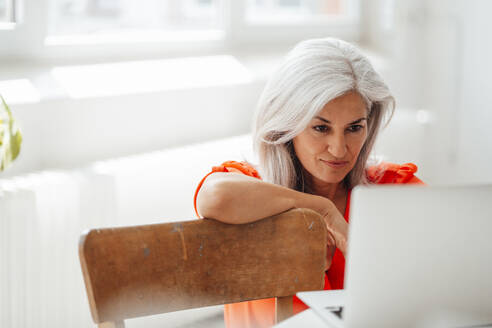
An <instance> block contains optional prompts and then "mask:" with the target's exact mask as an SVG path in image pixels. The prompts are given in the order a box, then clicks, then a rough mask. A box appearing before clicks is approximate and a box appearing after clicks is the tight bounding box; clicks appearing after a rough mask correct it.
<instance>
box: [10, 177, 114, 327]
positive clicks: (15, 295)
mask: <svg viewBox="0 0 492 328" xmlns="http://www.w3.org/2000/svg"><path fill="white" fill-rule="evenodd" d="M114 190H115V189H114V179H113V178H112V177H111V176H107V175H102V174H97V173H94V172H89V171H85V172H83V171H73V172H54V171H51V172H43V173H38V174H31V175H27V176H23V177H17V178H13V179H10V180H7V181H3V182H1V183H0V233H1V239H0V242H1V248H0V267H1V276H0V283H1V285H0V290H1V293H0V326H1V327H5V328H7V327H12V328H17V327H90V326H92V325H93V324H92V321H91V318H90V316H89V306H88V301H87V297H86V295H85V289H84V285H83V280H82V274H81V270H80V264H79V261H78V256H77V254H78V249H77V247H78V245H77V240H78V238H79V235H80V233H81V232H82V231H83V230H84V229H88V228H92V227H95V226H109V225H116V224H117V223H118V222H117V221H116V217H115V197H114Z"/></svg>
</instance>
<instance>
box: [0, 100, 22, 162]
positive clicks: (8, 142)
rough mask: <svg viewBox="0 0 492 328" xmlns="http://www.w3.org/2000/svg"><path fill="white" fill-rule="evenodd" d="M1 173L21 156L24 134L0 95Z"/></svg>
mask: <svg viewBox="0 0 492 328" xmlns="http://www.w3.org/2000/svg"><path fill="white" fill-rule="evenodd" d="M0 98H1V99H2V103H1V104H0V171H3V170H5V169H6V168H7V167H8V166H10V164H11V163H12V162H13V161H14V160H15V159H16V158H17V156H19V153H20V149H21V144H22V133H21V131H20V130H19V128H18V127H17V124H16V123H15V120H14V117H13V115H12V112H11V110H10V108H9V106H8V105H7V103H6V102H5V99H3V97H2V96H1V95H0Z"/></svg>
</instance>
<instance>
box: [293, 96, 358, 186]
mask: <svg viewBox="0 0 492 328" xmlns="http://www.w3.org/2000/svg"><path fill="white" fill-rule="evenodd" d="M366 137H367V110H366V105H365V102H364V100H363V99H362V97H361V96H360V95H359V93H357V92H354V91H351V92H349V93H346V94H345V95H343V96H340V97H338V98H335V99H333V100H332V101H330V102H329V103H327V104H326V105H325V106H324V107H323V109H322V110H321V112H320V113H319V114H318V115H317V116H315V118H313V119H312V120H311V122H310V123H309V124H308V126H307V127H306V128H305V129H304V131H302V132H301V133H300V134H299V135H297V136H296V137H295V138H294V139H293V145H294V150H295V152H296V155H297V158H298V159H299V161H300V162H301V164H302V166H303V167H304V169H305V170H306V171H307V172H308V173H309V174H310V175H311V176H312V178H313V182H314V183H317V184H323V183H329V184H331V183H339V182H340V181H342V180H343V178H345V176H346V175H347V174H348V173H349V172H350V170H351V169H352V168H353V167H354V165H355V163H356V161H357V158H358V156H359V152H360V150H361V149H362V146H363V145H364V142H365V140H366Z"/></svg>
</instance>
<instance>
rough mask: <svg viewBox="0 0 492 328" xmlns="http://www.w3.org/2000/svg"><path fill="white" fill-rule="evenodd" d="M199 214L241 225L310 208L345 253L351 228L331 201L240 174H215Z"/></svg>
mask: <svg viewBox="0 0 492 328" xmlns="http://www.w3.org/2000/svg"><path fill="white" fill-rule="evenodd" d="M197 208H198V212H199V213H200V214H201V215H203V216H204V217H206V218H210V219H215V220H218V221H221V222H225V223H232V224H241V223H248V222H253V221H257V220H261V219H263V218H266V217H269V216H272V215H275V214H279V213H282V212H285V211H287V210H290V209H293V208H309V209H312V210H314V211H316V212H318V213H320V214H321V215H322V216H323V218H324V220H325V222H326V226H327V229H328V231H329V232H330V235H331V238H332V239H334V240H332V241H331V243H332V245H336V247H338V248H339V249H340V250H341V251H342V253H343V254H345V250H346V245H347V233H348V225H347V222H345V219H344V218H343V216H342V215H341V214H340V212H339V211H338V209H337V208H336V206H335V205H334V204H333V203H332V201H331V200H329V199H328V198H325V197H321V196H316V195H310V194H306V193H302V192H299V191H295V190H292V189H289V188H286V187H282V186H278V185H275V184H272V183H268V182H264V181H261V180H258V179H256V178H252V177H249V176H246V175H243V174H240V173H222V172H217V173H214V174H211V175H210V176H209V177H208V178H207V179H205V182H204V183H203V185H202V188H201V189H200V191H199V193H198V196H197Z"/></svg>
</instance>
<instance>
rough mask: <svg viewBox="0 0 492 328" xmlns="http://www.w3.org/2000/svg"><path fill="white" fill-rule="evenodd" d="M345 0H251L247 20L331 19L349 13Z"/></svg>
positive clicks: (263, 21) (276, 21) (278, 21)
mask: <svg viewBox="0 0 492 328" xmlns="http://www.w3.org/2000/svg"><path fill="white" fill-rule="evenodd" d="M347 4H348V1H344V0H249V1H248V2H247V8H246V20H247V22H249V23H251V24H255V23H272V24H275V23H286V22H290V23H303V22H308V21H313V20H316V21H321V22H322V21H325V22H327V21H329V20H333V19H338V18H341V17H344V16H346V15H347V11H348V8H347Z"/></svg>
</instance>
